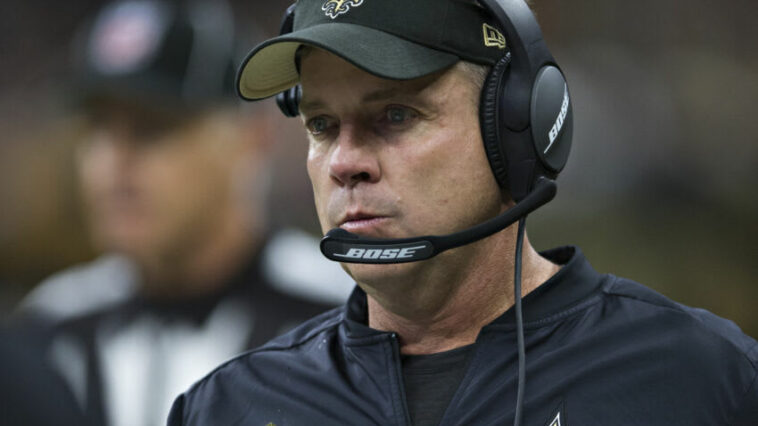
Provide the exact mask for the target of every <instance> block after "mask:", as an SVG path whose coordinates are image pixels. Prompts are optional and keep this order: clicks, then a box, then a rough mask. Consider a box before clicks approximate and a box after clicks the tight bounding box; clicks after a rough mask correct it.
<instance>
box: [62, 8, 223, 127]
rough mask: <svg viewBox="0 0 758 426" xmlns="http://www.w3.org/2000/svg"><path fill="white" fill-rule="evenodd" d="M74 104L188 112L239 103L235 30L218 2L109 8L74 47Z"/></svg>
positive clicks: (81, 33) (87, 27) (84, 30)
mask: <svg viewBox="0 0 758 426" xmlns="http://www.w3.org/2000/svg"><path fill="white" fill-rule="evenodd" d="M72 53H73V55H72V56H73V58H72V59H73V60H72V67H71V71H72V76H71V80H70V81H71V87H70V89H71V90H72V91H73V92H74V93H73V100H74V101H75V102H76V104H77V105H79V106H84V107H87V106H88V105H91V104H97V103H98V102H100V101H101V100H106V101H109V100H117V101H126V102H129V103H133V104H135V105H140V106H141V107H143V108H152V109H156V110H165V111H173V112H174V113H182V111H192V110H200V109H203V108H206V107H208V106H209V105H213V104H217V103H223V102H233V101H234V100H235V96H234V90H233V87H234V84H233V82H234V68H235V66H234V64H235V60H234V27H233V19H232V15H231V12H230V10H229V8H228V5H227V4H226V3H225V2H223V1H219V0H186V1H171V0H120V1H115V2H111V3H108V4H106V5H105V6H104V7H103V8H101V9H100V10H99V11H98V12H97V14H96V15H95V16H94V17H93V18H92V19H91V20H89V21H88V22H87V23H86V24H85V25H84V26H83V27H82V28H80V30H79V32H78V34H77V36H76V38H75V39H74V41H73V43H72Z"/></svg>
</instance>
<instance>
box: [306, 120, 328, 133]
mask: <svg viewBox="0 0 758 426" xmlns="http://www.w3.org/2000/svg"><path fill="white" fill-rule="evenodd" d="M306 127H307V128H308V131H309V132H310V133H311V134H312V135H320V134H322V133H324V132H325V131H327V130H328V129H329V120H327V118H326V117H315V118H312V119H310V120H308V123H307V124H306Z"/></svg>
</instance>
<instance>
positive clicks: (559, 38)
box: [0, 0, 758, 337]
mask: <svg viewBox="0 0 758 426" xmlns="http://www.w3.org/2000/svg"><path fill="white" fill-rule="evenodd" d="M231 3H232V6H233V8H234V11H235V18H236V20H237V21H238V22H237V25H238V28H243V29H244V28H246V27H250V23H253V22H254V23H255V26H256V27H257V28H258V30H256V31H257V32H260V31H263V32H265V33H266V34H264V35H274V34H276V32H277V31H278V26H279V20H280V16H281V13H282V12H283V10H284V9H285V8H286V6H287V5H288V2H287V1H267V2H254V1H232V2H231ZM534 3H535V9H536V11H537V14H538V19H539V21H540V23H541V25H542V28H543V31H544V33H545V37H546V39H547V41H548V44H549V45H550V46H551V49H552V51H553V54H554V56H555V57H556V59H557V60H558V61H559V63H560V64H561V65H562V67H563V68H564V71H565V72H566V74H567V76H568V79H569V84H570V88H571V91H572V96H573V100H574V105H575V106H574V108H575V111H574V115H575V136H574V148H573V151H572V154H571V159H570V161H569V165H568V166H567V168H566V170H565V171H564V173H563V174H562V176H561V178H560V180H559V194H558V197H557V199H556V200H555V201H554V202H552V203H551V204H549V205H548V206H547V207H545V208H543V209H542V210H541V211H540V212H539V213H537V214H534V215H533V216H532V217H531V218H530V227H529V229H530V237H531V239H532V242H533V243H534V244H535V245H536V247H537V248H539V249H546V248H549V247H551V246H555V245H562V244H577V245H579V246H580V247H581V248H582V249H583V250H584V252H585V253H586V254H587V256H588V258H589V259H590V261H591V262H592V263H593V265H594V266H595V268H596V269H598V270H599V271H601V272H610V273H614V274H616V275H621V276H626V277H629V278H632V279H635V280H637V281H640V282H642V283H644V284H646V285H648V286H650V287H652V288H654V289H656V290H658V291H660V292H662V293H664V294H665V295H667V296H669V297H672V298H674V299H676V300H677V301H680V302H682V303H685V304H688V305H693V306H698V307H703V308H706V309H709V310H711V311H713V312H715V313H716V314H718V315H721V316H724V317H726V318H729V319H732V320H734V321H735V322H736V323H737V324H738V325H739V326H740V327H742V329H743V330H744V331H745V332H747V333H748V334H750V335H752V336H753V337H756V336H758V309H756V307H755V305H756V302H757V301H758V287H756V285H755V284H754V281H755V279H754V277H755V276H756V275H758V262H757V261H756V249H755V248H753V249H751V248H750V247H755V246H754V245H753V244H752V243H753V242H754V241H755V240H756V237H758V221H756V214H757V213H758V195H756V191H755V189H754V188H753V187H751V186H750V185H751V184H750V182H755V181H756V178H755V173H754V169H755V167H756V166H757V165H758V144H757V143H756V142H758V138H757V137H756V135H758V120H756V119H755V118H754V116H755V112H754V111H755V105H756V101H757V100H758V58H757V57H756V55H755V40H758V26H756V25H755V17H756V16H758V3H756V2H755V1H753V0H732V1H730V2H716V1H715V0H691V1H689V2H687V3H686V6H683V4H682V2H679V1H674V0H655V1H653V0H640V1H636V2H622V1H615V0H606V1H590V0H577V1H572V2H567V1H559V0H535V1H534ZM102 4H103V2H100V1H94V0H69V1H66V2H42V1H39V0H36V1H35V0H32V1H21V0H7V1H4V2H2V3H0V58H2V59H0V60H1V61H2V64H3V66H2V70H0V312H2V313H7V312H8V311H9V310H10V309H11V308H12V307H13V306H14V304H15V303H16V302H17V301H18V300H19V299H20V298H21V297H22V296H23V295H24V294H26V292H28V291H29V289H30V288H32V287H33V286H34V285H35V284H36V283H38V282H39V281H40V280H41V279H43V278H44V277H46V276H48V275H49V274H51V273H52V272H54V271H57V270H60V269H62V268H64V267H66V266H69V265H72V264H75V263H79V262H82V261H86V260H90V259H92V258H93V257H94V256H95V255H96V253H94V251H93V249H92V248H91V247H90V246H89V244H88V238H87V236H86V230H85V227H84V220H83V217H82V208H81V207H80V206H81V199H80V197H81V195H80V194H79V193H78V191H77V185H76V173H75V166H74V153H75V150H76V146H77V143H78V138H79V137H80V132H81V131H82V129H81V123H79V122H78V121H77V119H76V118H75V117H72V115H71V114H70V109H71V108H70V107H71V105H70V102H69V100H68V99H67V94H66V87H65V86H66V84H65V83H66V81H67V78H68V74H67V73H68V71H69V64H70V50H69V49H68V42H69V40H70V39H71V38H72V37H73V35H74V31H75V30H76V28H77V26H78V25H79V24H80V21H81V20H82V19H84V18H85V17H87V16H89V15H91V14H92V13H94V11H96V10H97V9H98V8H99V7H100V6H101V5H102ZM242 35H243V36H245V31H244V30H243V31H242ZM248 35H249V37H250V39H251V40H253V39H256V38H258V37H259V36H260V35H259V34H248ZM251 43H252V42H251ZM248 47H251V46H243V49H242V50H241V51H240V52H239V55H240V56H242V55H244V53H245V52H244V50H247V49H248ZM269 102H271V101H269ZM274 120H276V122H275V123H274V125H275V128H277V129H279V131H281V132H286V135H285V139H286V141H287V142H286V143H281V144H280V145H279V146H277V147H276V153H275V158H276V160H275V166H274V169H275V172H274V174H275V177H274V182H273V185H274V190H273V191H272V194H271V204H270V206H271V207H270V208H271V210H272V212H274V214H273V215H272V219H273V222H274V223H273V225H288V226H300V227H302V228H304V229H306V230H308V231H310V232H311V233H313V234H314V235H316V234H318V233H319V228H318V225H317V220H316V216H315V212H314V209H313V206H312V196H311V192H310V186H309V184H308V181H307V176H306V174H305V167H304V162H305V155H306V145H305V142H304V140H305V139H304V134H303V132H302V131H301V130H300V127H299V125H298V123H297V122H295V121H288V120H287V119H285V118H284V117H278V116H277V117H275V118H274Z"/></svg>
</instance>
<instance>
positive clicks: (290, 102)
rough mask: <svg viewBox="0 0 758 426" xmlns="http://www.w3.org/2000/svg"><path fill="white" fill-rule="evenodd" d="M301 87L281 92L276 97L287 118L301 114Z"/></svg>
mask: <svg viewBox="0 0 758 426" xmlns="http://www.w3.org/2000/svg"><path fill="white" fill-rule="evenodd" d="M300 96H301V91H300V85H297V86H295V87H292V88H290V89H287V90H285V91H284V92H280V93H278V94H277V95H276V104H277V105H278V106H279V109H280V110H281V111H282V113H283V114H284V115H285V116H287V117H297V116H298V115H299V114H300V108H299V106H298V104H299V103H300Z"/></svg>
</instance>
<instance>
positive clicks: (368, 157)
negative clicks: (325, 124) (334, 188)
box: [329, 126, 381, 187]
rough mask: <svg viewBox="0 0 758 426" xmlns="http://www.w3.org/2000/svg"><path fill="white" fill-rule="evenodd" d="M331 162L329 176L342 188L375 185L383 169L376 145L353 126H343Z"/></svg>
mask: <svg viewBox="0 0 758 426" xmlns="http://www.w3.org/2000/svg"><path fill="white" fill-rule="evenodd" d="M335 143H336V148H335V149H334V151H332V155H331V158H330V160H329V174H330V176H331V178H332V179H333V180H334V181H335V182H336V183H337V184H338V185H340V186H347V187H354V186H356V185H357V184H359V183H361V182H365V183H374V182H377V181H378V180H379V178H380V176H381V167H380V164H379V159H378V157H377V155H376V152H375V150H374V149H373V148H374V147H375V145H374V144H372V142H371V141H370V140H369V139H368V138H367V137H366V136H365V135H363V136H362V135H361V134H360V133H359V132H357V131H356V130H355V129H354V128H353V127H351V126H343V127H342V128H341V129H340V134H339V136H338V138H337V140H336V141H335Z"/></svg>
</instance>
